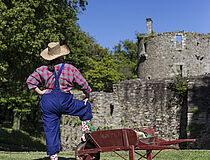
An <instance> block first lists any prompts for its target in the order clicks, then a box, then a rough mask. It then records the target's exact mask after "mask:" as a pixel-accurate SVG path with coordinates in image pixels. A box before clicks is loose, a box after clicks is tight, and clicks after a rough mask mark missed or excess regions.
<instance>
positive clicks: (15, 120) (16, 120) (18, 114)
mask: <svg viewBox="0 0 210 160" xmlns="http://www.w3.org/2000/svg"><path fill="white" fill-rule="evenodd" d="M20 119H21V112H15V111H14V117H13V125H12V128H13V129H14V130H15V131H19V130H20Z"/></svg>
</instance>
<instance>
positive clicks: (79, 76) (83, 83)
mask: <svg viewBox="0 0 210 160" xmlns="http://www.w3.org/2000/svg"><path fill="white" fill-rule="evenodd" d="M73 76H74V82H76V83H77V84H78V85H79V86H80V87H81V90H83V92H85V93H90V92H91V91H92V89H91V88H90V86H89V85H88V83H87V81H86V80H85V78H84V77H83V76H82V74H81V73H80V72H79V71H78V69H77V68H76V67H74V73H73Z"/></svg>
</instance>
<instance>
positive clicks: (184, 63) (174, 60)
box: [61, 19, 210, 150]
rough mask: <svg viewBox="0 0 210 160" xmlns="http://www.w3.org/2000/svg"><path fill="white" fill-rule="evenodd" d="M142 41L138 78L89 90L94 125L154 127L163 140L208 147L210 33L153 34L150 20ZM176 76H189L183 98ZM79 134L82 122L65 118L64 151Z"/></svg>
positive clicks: (76, 140)
mask: <svg viewBox="0 0 210 160" xmlns="http://www.w3.org/2000/svg"><path fill="white" fill-rule="evenodd" d="M138 42H139V43H138V49H139V64H138V75H139V78H138V79H134V80H126V81H123V82H120V83H118V84H114V85H113V92H112V93H105V92H93V93H91V96H90V102H91V104H92V110H93V117H94V118H93V119H92V123H93V125H94V127H95V128H101V129H112V128H134V127H138V126H150V127H152V128H153V129H154V131H155V133H156V135H158V136H159V137H161V138H163V139H165V140H175V139H179V138H195V139H196V140H197V141H196V142H195V143H189V144H187V145H185V146H184V147H185V148H186V147H187V148H199V149H210V96H209V95H210V74H208V73H209V72H210V63H209V62H210V34H199V33H195V32H184V31H176V32H166V33H154V32H153V29H152V20H151V19H147V34H140V35H138ZM178 74H179V75H181V76H182V77H187V78H189V77H190V80H189V79H188V80H187V90H185V92H184V96H183V95H182V96H180V94H179V93H178V92H177V91H176V90H174V88H173V86H174V85H175V86H176V75H178ZM74 95H75V98H78V99H82V96H83V95H82V93H75V94H74ZM80 137H81V121H80V120H79V119H78V118H77V117H72V116H63V117H62V130H61V147H62V149H63V150H68V149H73V148H74V147H75V146H76V145H77V144H78V143H79V142H80Z"/></svg>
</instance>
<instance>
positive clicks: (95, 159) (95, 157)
mask: <svg viewBox="0 0 210 160" xmlns="http://www.w3.org/2000/svg"><path fill="white" fill-rule="evenodd" d="M93 148H95V146H94V144H92V143H89V142H81V143H79V144H78V146H77V148H76V151H75V159H76V160H99V159H100V153H90V154H88V155H81V156H78V155H77V151H79V150H82V149H93Z"/></svg>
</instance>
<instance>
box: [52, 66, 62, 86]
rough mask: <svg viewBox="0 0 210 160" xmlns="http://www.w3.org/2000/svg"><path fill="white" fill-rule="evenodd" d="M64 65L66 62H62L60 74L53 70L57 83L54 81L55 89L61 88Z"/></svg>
mask: <svg viewBox="0 0 210 160" xmlns="http://www.w3.org/2000/svg"><path fill="white" fill-rule="evenodd" d="M64 65H65V63H62V65H61V68H60V70H59V72H58V74H56V71H54V72H53V74H54V76H55V83H54V86H53V89H60V85H59V77H60V75H61V72H62V70H63V67H64Z"/></svg>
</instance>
